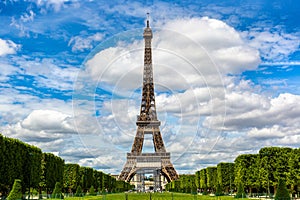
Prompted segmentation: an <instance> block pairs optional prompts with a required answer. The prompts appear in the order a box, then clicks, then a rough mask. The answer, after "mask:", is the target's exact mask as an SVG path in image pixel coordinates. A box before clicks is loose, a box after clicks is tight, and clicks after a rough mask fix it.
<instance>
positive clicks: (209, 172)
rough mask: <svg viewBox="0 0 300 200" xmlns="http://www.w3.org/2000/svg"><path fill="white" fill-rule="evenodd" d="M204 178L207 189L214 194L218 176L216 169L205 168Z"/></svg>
mask: <svg viewBox="0 0 300 200" xmlns="http://www.w3.org/2000/svg"><path fill="white" fill-rule="evenodd" d="M206 177H207V187H208V188H209V189H210V190H211V191H212V192H214V191H215V188H216V187H217V181H218V174H217V167H207V168H206Z"/></svg>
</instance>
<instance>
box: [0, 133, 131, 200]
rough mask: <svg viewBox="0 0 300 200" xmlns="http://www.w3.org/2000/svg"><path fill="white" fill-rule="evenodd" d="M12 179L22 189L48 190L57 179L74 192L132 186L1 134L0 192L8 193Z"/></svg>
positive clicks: (110, 189) (62, 185)
mask: <svg viewBox="0 0 300 200" xmlns="http://www.w3.org/2000/svg"><path fill="white" fill-rule="evenodd" d="M15 179H18V180H20V182H21V183H22V193H23V194H25V193H26V192H27V191H29V189H30V188H32V189H36V190H37V191H39V193H40V194H41V193H42V191H45V192H47V193H48V194H51V193H52V192H53V189H54V188H55V185H56V183H60V185H61V187H62V190H63V191H64V192H71V193H75V192H76V190H77V189H78V187H79V188H81V189H82V192H84V193H85V192H87V191H89V190H90V188H94V190H95V191H99V192H102V191H106V192H114V191H125V190H128V189H131V188H132V186H131V185H130V184H129V183H126V182H124V181H117V180H116V179H115V178H114V177H112V176H110V175H109V174H105V173H103V172H101V171H97V170H95V169H92V168H89V167H81V166H79V165H77V164H65V162H64V160H63V159H62V158H60V157H58V156H55V155H54V154H51V153H43V152H42V151H41V149H39V148H37V147H35V146H32V145H28V144H26V143H24V142H21V141H19V140H17V139H12V138H7V137H4V136H2V135H1V134H0V194H2V195H4V196H7V195H8V193H9V191H10V190H11V188H12V185H13V183H14V181H15Z"/></svg>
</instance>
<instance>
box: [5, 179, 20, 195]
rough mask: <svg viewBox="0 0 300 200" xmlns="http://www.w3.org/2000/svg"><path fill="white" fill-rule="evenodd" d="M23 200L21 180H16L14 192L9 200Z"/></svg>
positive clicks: (11, 192)
mask: <svg viewBox="0 0 300 200" xmlns="http://www.w3.org/2000/svg"><path fill="white" fill-rule="evenodd" d="M17 199H22V184H21V180H20V179H15V182H14V185H13V187H12V190H11V191H10V193H9V195H8V197H7V200H17Z"/></svg>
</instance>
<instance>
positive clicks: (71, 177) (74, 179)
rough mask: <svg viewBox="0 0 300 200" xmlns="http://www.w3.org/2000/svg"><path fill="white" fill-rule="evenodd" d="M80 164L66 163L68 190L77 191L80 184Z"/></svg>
mask: <svg viewBox="0 0 300 200" xmlns="http://www.w3.org/2000/svg"><path fill="white" fill-rule="evenodd" d="M79 169H80V166H79V165H78V164H65V166H64V179H63V180H64V188H65V189H66V191H67V192H69V193H71V192H75V190H76V188H77V186H78V185H79V184H80V174H79Z"/></svg>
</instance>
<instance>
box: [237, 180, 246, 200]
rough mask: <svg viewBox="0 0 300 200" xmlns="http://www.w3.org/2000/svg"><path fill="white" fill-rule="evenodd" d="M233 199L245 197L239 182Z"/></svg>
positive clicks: (242, 186)
mask: <svg viewBox="0 0 300 200" xmlns="http://www.w3.org/2000/svg"><path fill="white" fill-rule="evenodd" d="M234 197H235V198H245V197H246V193H245V189H244V185H243V184H242V183H241V182H240V183H239V184H238V189H237V193H236V195H235V196H234Z"/></svg>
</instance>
